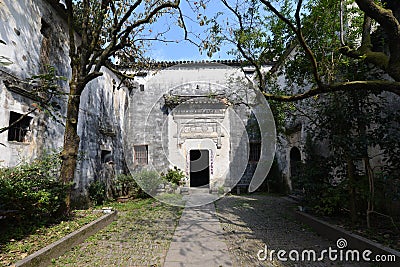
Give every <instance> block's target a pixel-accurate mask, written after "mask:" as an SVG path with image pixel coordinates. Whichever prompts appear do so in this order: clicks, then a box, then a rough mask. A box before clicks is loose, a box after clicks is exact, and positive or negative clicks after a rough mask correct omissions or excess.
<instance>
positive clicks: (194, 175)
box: [190, 150, 210, 187]
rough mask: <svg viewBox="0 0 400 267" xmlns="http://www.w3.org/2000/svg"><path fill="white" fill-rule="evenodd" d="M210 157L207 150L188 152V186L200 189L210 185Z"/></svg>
mask: <svg viewBox="0 0 400 267" xmlns="http://www.w3.org/2000/svg"><path fill="white" fill-rule="evenodd" d="M209 162H210V157H209V152H208V150H190V186H191V187H200V186H206V185H208V184H209V183H210V165H209Z"/></svg>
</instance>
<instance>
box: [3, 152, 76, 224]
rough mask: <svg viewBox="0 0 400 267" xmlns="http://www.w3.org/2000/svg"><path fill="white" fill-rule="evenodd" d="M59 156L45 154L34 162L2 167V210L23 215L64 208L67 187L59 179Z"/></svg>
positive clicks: (43, 214) (50, 213) (41, 214)
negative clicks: (15, 211) (14, 211)
mask: <svg viewBox="0 0 400 267" xmlns="http://www.w3.org/2000/svg"><path fill="white" fill-rule="evenodd" d="M59 168H60V158H59V156H58V154H57V153H51V154H45V155H44V156H42V157H40V158H38V159H36V160H34V161H33V162H32V163H23V164H20V165H18V166H16V167H12V168H3V169H0V209H2V210H17V211H18V214H20V215H21V216H22V217H23V218H40V217H46V216H55V215H57V214H58V212H61V211H62V208H63V207H64V204H65V203H64V199H65V196H66V192H67V188H68V187H69V186H70V185H68V184H67V185H64V184H63V183H62V182H61V181H59V180H58V175H59Z"/></svg>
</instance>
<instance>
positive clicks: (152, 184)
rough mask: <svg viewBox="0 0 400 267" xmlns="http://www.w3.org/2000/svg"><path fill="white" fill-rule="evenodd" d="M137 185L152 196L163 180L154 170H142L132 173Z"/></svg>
mask: <svg viewBox="0 0 400 267" xmlns="http://www.w3.org/2000/svg"><path fill="white" fill-rule="evenodd" d="M134 178H135V180H136V182H137V183H138V185H139V186H140V187H141V188H142V189H143V190H144V191H145V192H146V193H147V194H149V195H152V196H154V195H155V194H156V192H157V189H158V188H159V187H160V185H161V184H163V183H164V180H163V179H162V178H161V176H160V175H159V174H158V172H156V171H150V170H142V171H140V172H138V173H135V174H134Z"/></svg>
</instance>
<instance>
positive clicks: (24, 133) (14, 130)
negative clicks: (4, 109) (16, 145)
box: [8, 111, 32, 143]
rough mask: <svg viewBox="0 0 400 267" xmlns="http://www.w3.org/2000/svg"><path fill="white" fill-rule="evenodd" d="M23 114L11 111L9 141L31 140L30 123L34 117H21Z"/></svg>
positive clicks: (24, 141) (25, 141)
mask: <svg viewBox="0 0 400 267" xmlns="http://www.w3.org/2000/svg"><path fill="white" fill-rule="evenodd" d="M21 116H23V114H20V113H17V112H13V111H11V112H10V122H9V124H8V125H9V126H11V127H10V128H9V129H8V141H15V142H23V143H27V142H30V141H31V130H30V124H31V121H32V118H31V117H29V116H25V117H23V118H21Z"/></svg>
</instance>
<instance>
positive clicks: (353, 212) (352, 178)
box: [347, 158, 357, 224]
mask: <svg viewBox="0 0 400 267" xmlns="http://www.w3.org/2000/svg"><path fill="white" fill-rule="evenodd" d="M355 170H356V168H355V166H354V162H353V160H352V159H350V158H348V159H347V176H348V178H349V195H350V201H349V202H350V203H349V204H350V206H349V208H350V218H351V222H352V223H353V224H354V223H355V222H356V221H357V207H356V188H355V184H356V175H355Z"/></svg>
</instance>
